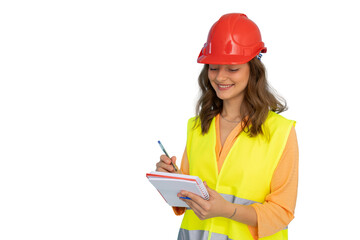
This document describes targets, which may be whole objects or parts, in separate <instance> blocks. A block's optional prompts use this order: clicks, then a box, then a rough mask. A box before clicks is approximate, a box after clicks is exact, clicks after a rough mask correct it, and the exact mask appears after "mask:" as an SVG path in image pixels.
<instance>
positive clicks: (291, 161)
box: [249, 127, 299, 239]
mask: <svg viewBox="0 0 360 240" xmlns="http://www.w3.org/2000/svg"><path fill="white" fill-rule="evenodd" d="M298 166H299V149H298V143H297V137H296V132H295V128H294V127H293V128H292V129H291V132H290V134H289V137H288V140H287V143H286V146H285V149H284V152H283V154H282V157H281V159H280V161H279V163H278V166H277V168H276V169H275V172H274V175H273V178H272V180H271V190H270V194H268V195H267V196H266V198H265V202H264V203H263V204H260V203H255V204H252V205H251V206H252V207H253V208H254V209H255V211H256V214H257V219H258V226H257V227H251V226H249V230H250V232H251V233H252V235H253V236H254V237H259V238H262V237H266V236H269V235H272V234H274V233H276V232H278V231H280V230H282V229H284V228H285V227H286V226H287V225H288V224H289V223H290V222H291V220H292V219H293V218H294V211H295V204H296V197H297V186H298ZM255 239H257V238H255Z"/></svg>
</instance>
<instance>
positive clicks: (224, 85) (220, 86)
mask: <svg viewBox="0 0 360 240" xmlns="http://www.w3.org/2000/svg"><path fill="white" fill-rule="evenodd" d="M217 85H218V88H219V90H227V89H229V88H231V87H232V86H234V84H217Z"/></svg>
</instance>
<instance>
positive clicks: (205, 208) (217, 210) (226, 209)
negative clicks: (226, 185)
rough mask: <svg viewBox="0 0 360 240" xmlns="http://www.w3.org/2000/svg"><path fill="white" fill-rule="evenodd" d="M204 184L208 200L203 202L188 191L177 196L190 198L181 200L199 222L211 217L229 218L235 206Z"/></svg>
mask: <svg viewBox="0 0 360 240" xmlns="http://www.w3.org/2000/svg"><path fill="white" fill-rule="evenodd" d="M204 184H205V187H206V189H207V191H208V193H209V195H210V198H209V200H205V199H203V198H202V197H200V196H198V195H196V194H194V193H191V192H188V191H181V192H180V193H179V194H178V197H183V198H185V197H188V198H190V199H183V198H181V200H183V201H184V202H186V204H187V205H188V206H189V207H190V208H191V209H192V210H193V211H194V213H195V214H196V216H198V218H199V219H200V220H205V219H208V218H213V217H226V218H229V217H231V216H232V214H233V213H234V211H235V206H234V205H233V204H232V203H230V202H228V201H226V200H225V199H224V198H223V197H222V196H221V195H220V194H219V193H218V192H216V191H215V190H213V189H211V188H209V186H208V185H207V184H206V182H204Z"/></svg>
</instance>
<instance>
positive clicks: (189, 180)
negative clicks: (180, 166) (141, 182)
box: [146, 172, 209, 207]
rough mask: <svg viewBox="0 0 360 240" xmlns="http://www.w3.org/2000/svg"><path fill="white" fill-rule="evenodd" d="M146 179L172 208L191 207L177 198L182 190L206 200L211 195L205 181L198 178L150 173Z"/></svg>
mask: <svg viewBox="0 0 360 240" xmlns="http://www.w3.org/2000/svg"><path fill="white" fill-rule="evenodd" d="M146 177H147V178H148V179H149V181H150V183H151V184H152V185H153V186H154V187H155V188H156V189H157V190H158V191H159V193H160V194H161V196H162V197H163V198H164V199H165V201H166V202H167V203H168V204H169V205H170V206H173V207H189V206H188V205H187V204H186V203H185V202H184V201H182V200H181V199H179V197H178V196H177V194H178V193H179V192H180V191H181V190H185V191H189V192H192V193H195V194H197V195H199V196H201V197H202V198H204V199H206V200H208V199H209V193H208V191H207V190H206V187H205V185H204V184H203V181H202V180H201V179H200V178H199V177H197V176H191V175H184V174H176V173H164V172H150V173H147V174H146Z"/></svg>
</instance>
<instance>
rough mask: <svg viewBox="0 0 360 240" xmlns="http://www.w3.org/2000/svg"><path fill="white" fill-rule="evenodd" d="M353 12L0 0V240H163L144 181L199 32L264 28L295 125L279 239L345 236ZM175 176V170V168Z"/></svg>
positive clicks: (159, 210) (175, 224) (354, 218)
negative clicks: (290, 190)
mask: <svg viewBox="0 0 360 240" xmlns="http://www.w3.org/2000/svg"><path fill="white" fill-rule="evenodd" d="M357 9H358V7H357V4H356V1H346V0H344V1H305V0H303V1H296V2H295V1H240V0H236V1H210V0H206V1H203V0H197V1H176V2H175V1H159V0H153V1H129V2H127V3H122V2H121V1H106V0H105V1H80V0H71V1H70V0H68V1H67V0H65V1H45V0H44V1H39V0H35V1H16V0H13V1H1V3H0V81H1V82H0V139H1V141H0V161H1V162H0V239H2V240H10V239H124V236H128V238H129V239H145V238H146V239H176V236H177V232H178V229H179V225H180V222H181V217H176V216H175V215H174V214H173V213H172V210H171V208H169V207H168V206H167V205H166V203H165V202H164V201H163V200H162V198H161V196H160V195H159V194H158V193H157V192H156V190H155V189H154V188H153V187H152V186H151V185H150V183H148V180H147V179H146V177H145V174H146V172H149V171H152V170H154V168H155V163H156V162H157V161H158V158H159V156H160V155H161V154H162V152H161V150H160V148H159V146H158V145H157V141H158V140H161V141H162V142H163V144H164V146H165V148H166V149H167V151H168V152H169V153H170V154H171V155H176V156H177V157H178V158H179V159H181V155H182V152H183V150H184V147H185V140H186V123H187V119H188V118H189V117H191V116H193V115H194V107H195V103H196V100H197V96H198V86H197V77H198V74H199V72H200V69H201V67H202V66H201V65H200V64H197V63H196V59H197V56H198V54H199V52H200V50H201V47H202V46H203V44H204V43H205V41H206V38H207V33H208V31H209V29H210V27H211V25H212V24H213V23H214V22H215V21H216V20H217V19H218V18H219V17H220V16H221V15H222V14H225V13H229V12H243V13H246V14H247V16H248V17H249V18H250V19H252V20H253V21H255V22H256V23H257V25H258V26H259V28H260V29H261V32H262V35H263V40H264V42H265V44H266V46H267V47H268V53H266V54H264V56H263V62H264V63H265V64H266V66H267V69H268V77H269V81H270V83H271V85H272V86H273V87H274V88H275V89H277V91H278V92H279V93H280V94H281V95H282V96H283V97H285V98H286V100H287V102H288V105H289V107H290V109H289V111H287V112H286V113H284V114H283V115H284V116H286V117H288V118H290V119H294V120H296V121H297V127H296V129H297V134H298V141H299V147H300V176H299V177H300V178H299V194H298V203H297V208H296V214H295V215H296V218H295V219H294V220H293V222H292V223H291V224H290V226H289V236H290V239H293V240H295V239H356V236H357V235H358V234H357V233H358V216H359V214H360V211H359V204H358V199H359V198H358V197H357V196H359V193H358V192H359V191H358V189H359V187H358V185H359V183H360V177H359V176H360V174H359V170H358V166H359V165H358V162H359V160H360V157H359V146H360V144H359V134H360V130H359V127H358V119H359V113H358V104H359V102H360V101H359V100H360V99H359V83H358V82H359V80H360V79H359V74H358V73H359V51H360V48H359V43H360V36H359V30H358V29H359V28H358V22H360V17H359V15H358V11H357ZM178 165H180V160H179V161H178Z"/></svg>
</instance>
